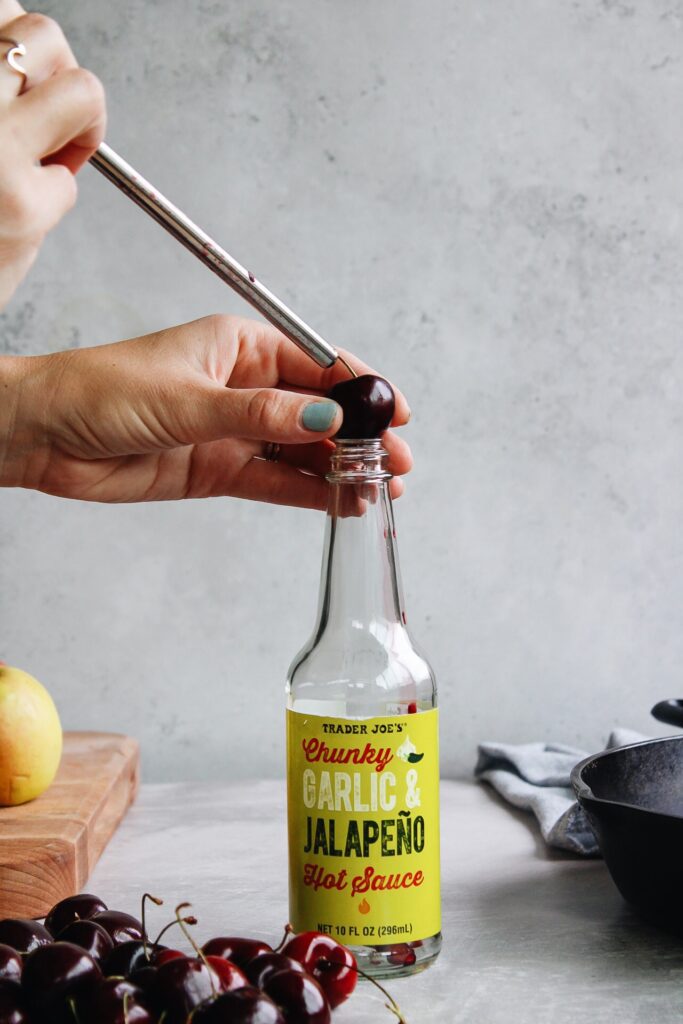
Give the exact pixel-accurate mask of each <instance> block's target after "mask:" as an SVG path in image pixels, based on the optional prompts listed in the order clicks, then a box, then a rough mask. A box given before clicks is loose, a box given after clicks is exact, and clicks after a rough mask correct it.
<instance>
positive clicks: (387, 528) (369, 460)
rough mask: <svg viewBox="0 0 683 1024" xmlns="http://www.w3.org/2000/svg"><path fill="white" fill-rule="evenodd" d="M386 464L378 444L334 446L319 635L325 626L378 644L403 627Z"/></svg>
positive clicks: (339, 444) (329, 475)
mask: <svg viewBox="0 0 683 1024" xmlns="http://www.w3.org/2000/svg"><path fill="white" fill-rule="evenodd" d="M386 461H387V453H386V451H385V450H384V449H383V448H382V444H381V441H380V440H374V439H373V440H367V441H365V440H363V441H347V440H344V441H337V447H336V449H335V451H334V453H333V455H332V459H331V471H330V473H329V474H328V477H327V479H328V481H329V483H330V497H329V505H328V514H327V527H326V537H325V553H324V556H323V565H322V577H321V588H320V606H319V612H318V628H317V630H316V632H317V634H318V635H320V633H321V632H322V630H323V629H325V628H326V627H327V626H328V625H329V626H333V627H334V628H335V629H337V630H340V629H341V630H344V631H346V630H347V629H350V630H363V631H369V632H371V633H375V634H376V636H377V639H381V637H382V635H383V633H384V631H385V630H386V629H387V628H393V627H394V626H396V625H400V626H401V628H402V627H403V624H404V622H405V616H404V612H403V594H402V591H401V583H400V573H399V567H398V555H397V550H396V531H395V527H394V515H393V509H392V505H391V496H390V494H389V480H390V479H391V474H390V473H389V472H388V471H387V469H386Z"/></svg>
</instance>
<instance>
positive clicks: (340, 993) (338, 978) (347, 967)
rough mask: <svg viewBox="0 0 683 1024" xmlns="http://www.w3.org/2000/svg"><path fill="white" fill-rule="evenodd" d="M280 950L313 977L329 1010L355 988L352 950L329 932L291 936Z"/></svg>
mask: <svg viewBox="0 0 683 1024" xmlns="http://www.w3.org/2000/svg"><path fill="white" fill-rule="evenodd" d="M282 952H283V953H286V954H287V956H291V957H292V959H293V960H298V961H299V963H301V964H303V966H304V967H305V968H306V970H307V971H308V973H309V974H312V975H313V977H314V978H317V980H318V981H319V982H320V984H321V986H322V988H323V991H324V993H325V995H326V996H327V1000H328V1002H329V1004H330V1006H331V1007H332V1009H333V1010H334V1008H335V1007H336V1006H339V1004H340V1003H343V1002H344V1001H345V1000H346V999H348V998H349V996H350V995H351V993H352V992H353V990H354V988H355V987H356V982H357V981H358V972H357V970H356V961H355V958H354V956H353V953H352V952H351V950H349V949H347V948H346V946H342V945H341V943H339V942H337V941H336V940H335V939H333V938H331V937H330V936H329V935H321V934H320V932H302V933H301V934H300V935H293V936H292V937H291V939H288V941H287V942H286V943H285V945H284V948H283V950H282Z"/></svg>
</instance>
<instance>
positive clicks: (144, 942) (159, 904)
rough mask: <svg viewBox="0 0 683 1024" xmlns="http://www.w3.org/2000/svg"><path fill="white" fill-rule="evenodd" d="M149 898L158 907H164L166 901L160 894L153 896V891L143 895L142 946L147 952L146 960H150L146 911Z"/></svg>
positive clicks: (145, 952)
mask: <svg viewBox="0 0 683 1024" xmlns="http://www.w3.org/2000/svg"><path fill="white" fill-rule="evenodd" d="M147 900H150V902H152V903H153V904H154V905H155V906H156V907H163V905H164V901H163V900H161V899H159V897H158V896H152V895H151V893H148V892H146V893H143V895H142V915H141V916H142V948H143V951H144V954H145V960H147V962H149V950H148V949H147V938H148V936H147V921H146V919H145V911H146V909H147Z"/></svg>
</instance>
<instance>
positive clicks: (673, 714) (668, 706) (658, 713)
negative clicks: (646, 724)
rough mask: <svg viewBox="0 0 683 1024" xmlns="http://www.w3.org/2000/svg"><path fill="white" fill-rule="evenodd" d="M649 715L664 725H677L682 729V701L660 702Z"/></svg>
mask: <svg viewBox="0 0 683 1024" xmlns="http://www.w3.org/2000/svg"><path fill="white" fill-rule="evenodd" d="M650 714H651V715H652V717H653V718H656V719H657V721H658V722H664V724H665V725H678V726H680V727H681V728H683V700H660V702H659V704H655V706H654V707H653V708H652V710H651V711H650Z"/></svg>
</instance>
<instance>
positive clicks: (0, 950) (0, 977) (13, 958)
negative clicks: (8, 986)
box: [0, 945, 23, 983]
mask: <svg viewBox="0 0 683 1024" xmlns="http://www.w3.org/2000/svg"><path fill="white" fill-rule="evenodd" d="M22 966H23V962H22V959H21V957H20V955H19V954H18V953H17V951H16V949H12V947H11V946H1V945H0V983H2V982H5V981H8V982H9V981H11V982H19V981H20V980H21V968H22Z"/></svg>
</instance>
